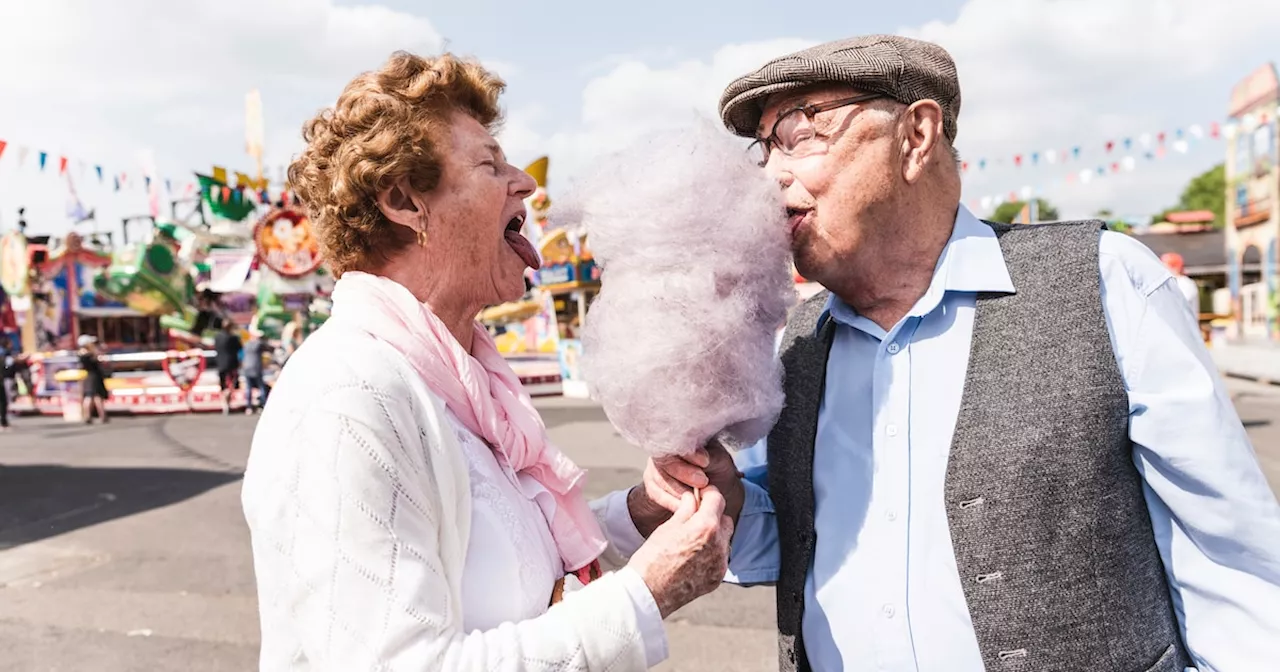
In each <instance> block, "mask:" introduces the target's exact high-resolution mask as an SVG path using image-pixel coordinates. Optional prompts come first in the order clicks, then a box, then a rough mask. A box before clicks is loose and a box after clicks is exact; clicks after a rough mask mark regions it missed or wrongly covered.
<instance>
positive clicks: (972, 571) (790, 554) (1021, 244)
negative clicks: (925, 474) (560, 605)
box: [768, 222, 1190, 672]
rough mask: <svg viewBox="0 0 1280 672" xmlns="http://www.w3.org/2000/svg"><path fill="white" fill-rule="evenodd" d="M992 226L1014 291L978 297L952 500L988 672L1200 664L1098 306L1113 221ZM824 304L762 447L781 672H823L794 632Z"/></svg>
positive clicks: (789, 360)
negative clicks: (1181, 619) (775, 567)
mask: <svg viewBox="0 0 1280 672" xmlns="http://www.w3.org/2000/svg"><path fill="white" fill-rule="evenodd" d="M991 226H992V228H993V229H994V230H995V232H996V234H997V236H998V237H999V240H1000V248H1001V250H1002V252H1003V254H1004V259H1005V264H1006V265H1007V267H1008V270H1009V275H1010V277H1011V279H1012V280H1013V285H1014V287H1015V288H1016V290H1017V291H1016V293H1014V294H979V296H978V299H977V308H976V312H975V315H974V327H973V340H972V345H971V350H970V355H969V367H968V373H967V376H966V378H965V381H964V392H963V396H962V398H961V402H960V412H959V416H958V418H957V421H956V428H955V435H954V437H953V439H952V444H951V452H950V457H949V461H948V464H947V476H946V486H945V493H944V494H945V501H946V509H947V520H948V523H949V526H950V530H951V539H952V544H953V546H954V550H955V557H956V563H957V566H958V568H959V570H960V579H961V581H962V582H963V584H964V595H965V599H966V601H967V603H968V606H969V614H970V617H971V620H972V622H973V626H974V630H975V632H976V633H977V638H978V645H979V648H980V650H981V652H982V659H983V662H984V664H985V666H986V669H987V670H989V671H993V672H994V671H999V672H1030V671H1032V670H1035V671H1037V672H1041V671H1046V672H1078V671H1079V670H1107V671H1108V672H1182V670H1183V669H1184V667H1186V666H1187V665H1189V664H1190V662H1189V658H1188V656H1187V653H1186V650H1185V647H1184V645H1183V643H1182V640H1181V635H1180V632H1179V628H1178V623H1177V619H1176V616H1175V613H1174V608H1173V602H1172V598H1171V596H1170V593H1169V586H1168V582H1167V580H1166V578H1165V573H1164V567H1163V564H1162V562H1161V560H1160V555H1159V552H1158V550H1157V548H1156V544H1155V538H1154V535H1153V533H1152V529H1151V518H1150V515H1149V513H1148V511H1147V507H1146V501H1145V499H1144V497H1143V488H1142V481H1141V478H1140V476H1139V474H1138V472H1137V469H1136V468H1135V467H1134V464H1133V446H1132V443H1131V442H1130V440H1129V436H1128V429H1129V405H1128V398H1127V395H1126V393H1125V389H1124V381H1123V379H1122V377H1121V375H1120V371H1119V368H1118V366H1117V364H1116V358H1115V353H1114V352H1113V351H1112V348H1111V342H1110V338H1109V335H1108V330H1107V324H1106V318H1105V316H1104V314H1103V309H1102V300H1101V289H1100V278H1099V270H1098V238H1099V232H1100V230H1101V228H1102V223H1101V222H1067V223H1061V224H1046V225H1036V226H1006V225H1002V224H991ZM826 298H827V295H826V293H823V294H819V295H818V296H816V297H814V298H813V299H811V300H809V301H808V302H806V303H805V304H803V305H801V306H800V307H798V308H796V309H795V311H794V312H793V314H792V316H791V318H790V320H789V321H788V323H787V329H786V332H785V334H784V336H783V342H782V359H783V363H784V366H785V369H786V379H785V386H786V395H787V397H786V398H787V404H786V408H785V409H784V410H783V412H782V416H781V417H780V418H779V420H778V423H777V425H776V426H775V427H774V429H773V431H772V432H771V433H770V435H769V441H768V452H769V459H768V463H769V476H768V481H769V490H770V495H771V497H772V499H773V504H774V508H775V510H776V512H777V522H778V536H779V541H780V548H781V563H782V564H781V573H780V575H779V579H778V590H777V599H778V630H779V655H780V662H781V669H782V670H783V671H784V672H792V671H807V670H810V669H812V668H811V667H810V663H809V660H808V658H807V656H806V654H805V648H804V641H803V637H802V632H801V627H802V626H801V624H802V622H803V616H804V608H805V604H804V584H805V578H806V576H807V574H808V571H809V567H810V565H811V563H812V561H813V555H814V547H815V545H816V544H817V539H818V535H819V534H820V531H816V530H814V508H815V502H814V487H813V455H814V448H815V441H816V437H817V426H818V413H819V410H820V409H821V406H822V399H823V391H824V388H825V384H826V370H827V356H828V353H829V351H830V348H831V343H832V337H833V334H834V329H835V326H834V324H833V323H832V322H831V321H830V320H827V321H825V322H823V323H822V324H819V321H820V318H821V314H822V309H823V306H824V304H825V302H826ZM834 634H835V636H836V637H837V638H840V637H864V636H869V635H867V634H866V633H834Z"/></svg>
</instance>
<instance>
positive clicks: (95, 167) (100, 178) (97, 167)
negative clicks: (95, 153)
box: [93, 166, 102, 182]
mask: <svg viewBox="0 0 1280 672" xmlns="http://www.w3.org/2000/svg"><path fill="white" fill-rule="evenodd" d="M93 169H94V170H96V171H98V181H99V182H101V181H102V166H94V167H93Z"/></svg>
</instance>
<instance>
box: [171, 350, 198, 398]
mask: <svg viewBox="0 0 1280 672" xmlns="http://www.w3.org/2000/svg"><path fill="white" fill-rule="evenodd" d="M161 362H162V364H163V366H164V372H165V374H166V375H168V376H169V380H172V381H173V384H174V385H177V386H178V388H179V389H181V390H182V393H183V394H186V393H187V392H190V391H191V388H193V387H195V386H196V382H197V381H199V380H200V374H202V373H204V366H205V364H204V350H201V349H199V348H192V349H190V350H170V351H169V352H167V353H165V357H164V359H163V360H161Z"/></svg>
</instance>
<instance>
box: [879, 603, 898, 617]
mask: <svg viewBox="0 0 1280 672" xmlns="http://www.w3.org/2000/svg"><path fill="white" fill-rule="evenodd" d="M881 611H883V612H884V617H885V618H893V615H894V614H896V613H898V610H897V609H894V608H893V605H892V604H886V605H884V607H882V608H881Z"/></svg>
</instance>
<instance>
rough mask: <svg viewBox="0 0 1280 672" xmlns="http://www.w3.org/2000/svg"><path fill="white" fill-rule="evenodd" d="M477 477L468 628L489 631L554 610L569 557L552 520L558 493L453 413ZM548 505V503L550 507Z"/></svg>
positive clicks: (465, 610) (467, 579) (466, 571)
mask: <svg viewBox="0 0 1280 672" xmlns="http://www.w3.org/2000/svg"><path fill="white" fill-rule="evenodd" d="M446 417H447V419H448V420H449V424H450V426H451V427H452V429H453V434H454V436H455V437H457V439H458V445H459V446H460V447H461V448H462V451H463V453H465V454H466V458H467V472H468V474H469V475H470V476H471V539H470V543H469V544H468V545H467V560H466V565H465V566H464V567H463V570H462V628H463V630H464V631H466V632H471V631H473V630H488V629H490V628H496V627H498V626H499V625H502V624H503V623H515V622H518V621H523V620H525V619H527V618H533V617H535V616H538V615H539V614H542V613H543V612H545V611H546V610H547V607H548V606H549V605H550V602H551V590H552V588H553V586H554V585H555V582H556V580H557V579H559V578H560V577H562V576H564V571H563V569H564V563H563V562H562V561H561V560H560V553H559V551H558V550H557V549H556V545H555V541H554V540H553V539H552V537H551V528H550V526H549V525H548V523H547V521H548V520H550V515H551V514H552V513H554V512H555V501H554V500H553V499H552V497H551V493H550V492H548V491H547V489H546V488H544V487H542V485H541V484H540V483H538V482H537V481H535V480H534V479H533V478H531V477H529V476H527V475H524V474H516V473H515V472H514V471H512V469H511V468H510V467H508V466H506V465H505V464H501V463H499V462H498V458H497V456H496V455H494V453H493V450H491V449H490V448H489V445H488V444H487V443H485V442H484V440H482V439H481V438H480V437H478V436H476V435H475V434H472V433H471V430H469V429H467V428H466V427H464V426H463V425H462V423H461V422H460V421H458V419H457V418H455V417H454V415H453V414H452V413H447V414H446ZM541 507H547V508H546V509H545V513H544V509H543V508H541Z"/></svg>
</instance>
